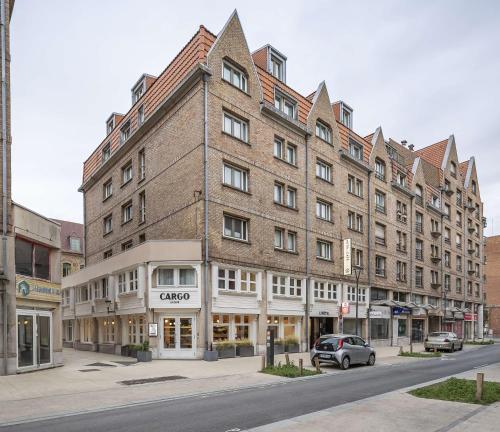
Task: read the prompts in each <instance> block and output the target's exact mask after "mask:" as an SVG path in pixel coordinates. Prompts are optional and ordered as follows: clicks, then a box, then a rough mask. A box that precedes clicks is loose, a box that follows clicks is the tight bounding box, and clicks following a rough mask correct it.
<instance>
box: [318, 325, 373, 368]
mask: <svg viewBox="0 0 500 432" xmlns="http://www.w3.org/2000/svg"><path fill="white" fill-rule="evenodd" d="M375 355H376V354H375V350H374V349H373V348H372V347H371V346H369V345H368V344H367V343H366V342H365V341H364V340H363V339H361V338H360V337H359V336H355V335H346V334H330V335H323V336H321V337H319V338H318V339H317V340H316V342H315V343H314V347H313V348H312V349H311V362H312V364H313V365H314V363H315V361H316V358H318V360H319V362H320V363H328V364H334V365H337V366H340V367H341V368H342V369H348V368H349V366H350V365H352V364H367V365H369V366H373V365H374V364H375Z"/></svg>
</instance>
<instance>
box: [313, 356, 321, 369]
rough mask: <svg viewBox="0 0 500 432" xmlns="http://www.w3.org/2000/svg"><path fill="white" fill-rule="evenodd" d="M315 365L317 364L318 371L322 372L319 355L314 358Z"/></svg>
mask: <svg viewBox="0 0 500 432" xmlns="http://www.w3.org/2000/svg"><path fill="white" fill-rule="evenodd" d="M314 366H316V372H318V373H321V369H320V367H319V358H318V357H316V358H315V359H314Z"/></svg>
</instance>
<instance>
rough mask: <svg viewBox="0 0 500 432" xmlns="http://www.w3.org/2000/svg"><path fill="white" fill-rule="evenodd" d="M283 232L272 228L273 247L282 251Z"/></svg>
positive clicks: (280, 229)
mask: <svg viewBox="0 0 500 432" xmlns="http://www.w3.org/2000/svg"><path fill="white" fill-rule="evenodd" d="M284 237H285V230H284V229H283V228H277V227H276V228H274V247H275V248H276V249H283V243H284Z"/></svg>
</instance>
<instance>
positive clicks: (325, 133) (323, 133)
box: [316, 120, 332, 144]
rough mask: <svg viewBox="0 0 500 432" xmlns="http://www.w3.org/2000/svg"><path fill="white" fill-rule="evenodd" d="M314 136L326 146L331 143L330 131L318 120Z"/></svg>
mask: <svg viewBox="0 0 500 432" xmlns="http://www.w3.org/2000/svg"><path fill="white" fill-rule="evenodd" d="M316 136H317V137H319V138H321V139H322V140H323V141H326V142H327V143H328V144H331V143H332V131H331V129H330V128H329V127H328V126H326V125H325V124H324V123H321V122H320V121H319V120H318V121H317V122H316Z"/></svg>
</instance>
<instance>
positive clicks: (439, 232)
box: [431, 228, 441, 238]
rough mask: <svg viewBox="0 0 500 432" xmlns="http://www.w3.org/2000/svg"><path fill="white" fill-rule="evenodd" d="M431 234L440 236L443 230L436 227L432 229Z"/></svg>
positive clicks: (435, 236) (436, 236)
mask: <svg viewBox="0 0 500 432" xmlns="http://www.w3.org/2000/svg"><path fill="white" fill-rule="evenodd" d="M431 236H432V237H434V238H439V237H440V236H441V231H439V230H438V229H436V228H432V229H431Z"/></svg>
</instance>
